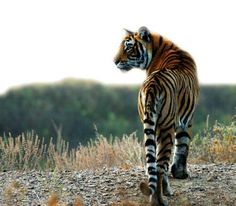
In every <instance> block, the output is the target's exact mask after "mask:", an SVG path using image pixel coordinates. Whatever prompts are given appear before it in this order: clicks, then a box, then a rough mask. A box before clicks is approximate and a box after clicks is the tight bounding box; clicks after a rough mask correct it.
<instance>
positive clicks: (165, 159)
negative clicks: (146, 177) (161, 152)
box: [157, 156, 170, 162]
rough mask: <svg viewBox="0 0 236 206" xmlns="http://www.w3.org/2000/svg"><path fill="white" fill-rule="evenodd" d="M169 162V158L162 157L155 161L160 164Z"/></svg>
mask: <svg viewBox="0 0 236 206" xmlns="http://www.w3.org/2000/svg"><path fill="white" fill-rule="evenodd" d="M169 160H170V158H169V157H166V156H163V157H160V158H159V159H157V162H161V161H169Z"/></svg>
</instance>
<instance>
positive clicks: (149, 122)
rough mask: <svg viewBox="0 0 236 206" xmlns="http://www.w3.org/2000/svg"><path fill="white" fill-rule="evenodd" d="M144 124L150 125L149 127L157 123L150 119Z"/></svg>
mask: <svg viewBox="0 0 236 206" xmlns="http://www.w3.org/2000/svg"><path fill="white" fill-rule="evenodd" d="M143 122H144V123H147V124H149V125H152V126H153V125H154V124H155V123H154V122H153V121H152V120H150V119H145V120H144V121H143Z"/></svg>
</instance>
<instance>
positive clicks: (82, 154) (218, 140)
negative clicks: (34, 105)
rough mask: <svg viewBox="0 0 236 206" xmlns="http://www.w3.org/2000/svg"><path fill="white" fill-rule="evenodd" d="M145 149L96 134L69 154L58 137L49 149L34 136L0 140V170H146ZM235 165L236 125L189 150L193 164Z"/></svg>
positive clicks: (132, 140) (130, 139)
mask: <svg viewBox="0 0 236 206" xmlns="http://www.w3.org/2000/svg"><path fill="white" fill-rule="evenodd" d="M143 152H144V150H143V145H142V144H141V143H140V142H138V138H137V137H136V135H135V133H134V134H131V135H124V136H123V137H122V138H110V140H108V139H107V138H106V137H104V136H102V135H100V134H97V138H96V139H95V141H91V142H90V143H89V144H88V146H82V145H80V146H79V147H78V148H76V149H72V150H69V144H68V143H66V142H65V141H64V140H63V139H62V137H61V136H60V135H58V138H57V142H56V144H53V142H52V140H51V141H50V142H49V144H48V145H46V144H45V143H44V141H43V139H40V138H39V137H38V136H37V135H35V134H34V133H27V134H22V135H20V136H18V137H16V138H13V137H12V136H11V135H9V137H6V136H5V137H0V155H1V159H0V170H1V171H4V170H15V169H17V170H31V169H40V170H47V169H49V170H82V169H95V168H103V167H113V166H116V167H122V168H127V169H128V168H131V167H133V166H143V162H144V161H142V160H143V159H142V158H143V157H144V154H143ZM202 161H204V162H228V163H236V124H235V122H232V124H230V125H226V126H225V125H221V124H218V123H216V124H215V125H214V126H213V127H212V128H207V129H206V130H205V131H204V133H203V134H202V135H199V134H198V135H196V136H195V138H194V140H193V142H192V144H191V150H190V162H192V163H197V162H202Z"/></svg>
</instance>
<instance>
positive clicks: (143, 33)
mask: <svg viewBox="0 0 236 206" xmlns="http://www.w3.org/2000/svg"><path fill="white" fill-rule="evenodd" d="M138 33H139V36H140V38H141V39H142V40H144V41H147V42H149V41H150V40H151V33H150V31H149V29H148V28H147V27H145V26H142V27H141V28H140V29H139V30H138Z"/></svg>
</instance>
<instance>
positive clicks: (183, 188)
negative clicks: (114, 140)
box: [0, 164, 236, 206]
mask: <svg viewBox="0 0 236 206" xmlns="http://www.w3.org/2000/svg"><path fill="white" fill-rule="evenodd" d="M189 170H190V172H191V177H190V178H189V179H187V180H175V179H172V178H170V182H171V186H172V189H173V191H174V196H173V197H170V198H168V201H169V205H170V206H194V205H196V206H211V205H213V206H216V205H217V206H223V205H224V206H226V205H227V206H236V164H208V165H189ZM144 179H145V175H144V171H143V169H142V168H132V169H119V168H103V169H99V170H85V171H77V172H72V171H64V172H39V171H30V172H19V171H9V172H1V173H0V205H1V206H10V205H12V206H13V205H14V206H16V205H19V206H21V205H22V206H27V205H30V206H36V205H37V206H44V205H47V200H48V199H49V197H50V195H52V194H55V193H56V194H57V195H58V197H59V203H58V205H63V206H65V205H73V204H71V203H73V202H75V201H76V199H78V198H79V199H80V200H82V201H83V202H84V204H85V205H88V206H90V205H91V206H106V205H110V206H144V205H148V203H147V198H146V197H144V196H143V195H142V194H141V193H140V191H139V189H138V185H139V182H140V181H141V180H144Z"/></svg>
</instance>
